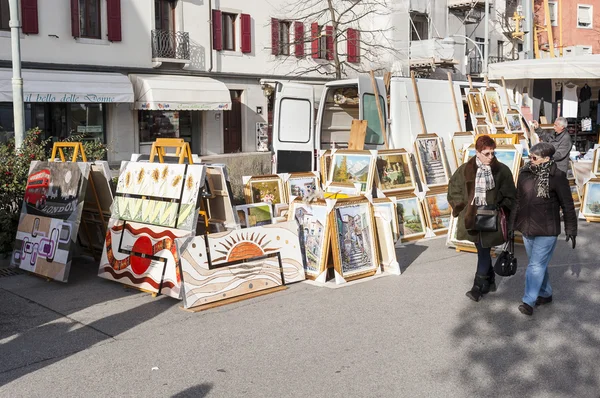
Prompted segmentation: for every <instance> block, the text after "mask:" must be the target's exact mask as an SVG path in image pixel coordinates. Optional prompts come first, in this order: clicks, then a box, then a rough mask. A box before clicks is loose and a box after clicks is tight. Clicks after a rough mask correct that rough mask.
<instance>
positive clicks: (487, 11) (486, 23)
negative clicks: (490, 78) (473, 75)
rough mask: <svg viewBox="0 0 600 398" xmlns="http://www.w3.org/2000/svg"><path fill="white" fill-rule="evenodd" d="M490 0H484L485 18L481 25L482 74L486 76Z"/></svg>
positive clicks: (488, 49)
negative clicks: (482, 44) (482, 42)
mask: <svg viewBox="0 0 600 398" xmlns="http://www.w3.org/2000/svg"><path fill="white" fill-rule="evenodd" d="M489 14H490V0H485V19H484V24H485V26H484V27H483V29H484V34H483V40H484V42H485V44H484V46H483V76H487V73H488V57H489V56H490V15H489Z"/></svg>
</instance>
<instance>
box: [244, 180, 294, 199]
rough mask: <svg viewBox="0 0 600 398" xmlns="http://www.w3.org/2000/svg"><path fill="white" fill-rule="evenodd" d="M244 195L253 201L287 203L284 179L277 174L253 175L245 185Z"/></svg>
mask: <svg viewBox="0 0 600 398" xmlns="http://www.w3.org/2000/svg"><path fill="white" fill-rule="evenodd" d="M244 197H245V199H246V203H247V204H251V203H270V204H277V203H287V198H286V195H285V189H284V186H283V180H282V179H281V177H279V176H278V175H277V174H271V175H264V176H252V177H250V178H249V179H248V181H247V182H246V184H245V186H244Z"/></svg>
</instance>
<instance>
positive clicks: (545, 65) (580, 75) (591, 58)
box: [488, 54, 600, 80]
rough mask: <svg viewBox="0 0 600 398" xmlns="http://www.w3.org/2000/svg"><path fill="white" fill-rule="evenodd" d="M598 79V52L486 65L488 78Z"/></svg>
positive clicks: (599, 77)
mask: <svg viewBox="0 0 600 398" xmlns="http://www.w3.org/2000/svg"><path fill="white" fill-rule="evenodd" d="M502 77H504V79H505V80H516V79H600V54H597V55H583V56H577V57H560V58H544V59H524V60H520V61H509V62H500V63H497V64H490V65H489V66H488V78H489V79H490V80H500V79H501V78H502Z"/></svg>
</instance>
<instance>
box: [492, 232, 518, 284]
mask: <svg viewBox="0 0 600 398" xmlns="http://www.w3.org/2000/svg"><path fill="white" fill-rule="evenodd" d="M494 272H495V273H496V275H499V276H513V275H514V274H516V273H517V258H516V257H515V237H514V236H511V237H510V238H509V239H508V241H507V242H506V244H505V245H504V249H503V250H502V253H500V255H499V256H498V258H497V259H496V263H495V264H494Z"/></svg>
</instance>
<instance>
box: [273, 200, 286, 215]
mask: <svg viewBox="0 0 600 398" xmlns="http://www.w3.org/2000/svg"><path fill="white" fill-rule="evenodd" d="M289 209H290V205H288V204H287V203H277V204H276V205H275V213H274V216H275V217H287V215H288V211H289Z"/></svg>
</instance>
